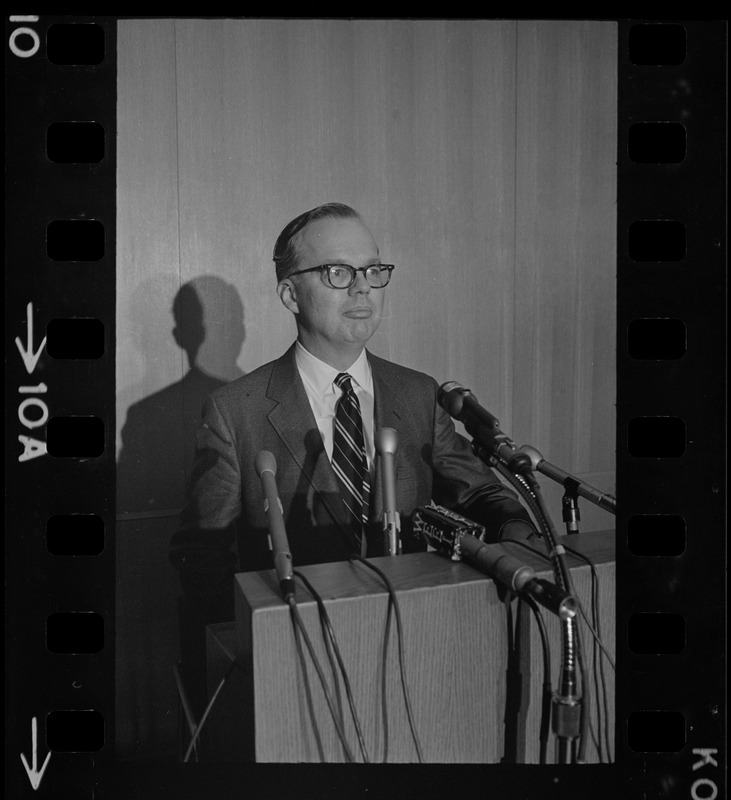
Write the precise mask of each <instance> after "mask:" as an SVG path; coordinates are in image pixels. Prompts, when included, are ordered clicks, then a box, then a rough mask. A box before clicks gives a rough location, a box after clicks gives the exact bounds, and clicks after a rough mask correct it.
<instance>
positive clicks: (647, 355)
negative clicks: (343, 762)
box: [5, 15, 727, 800]
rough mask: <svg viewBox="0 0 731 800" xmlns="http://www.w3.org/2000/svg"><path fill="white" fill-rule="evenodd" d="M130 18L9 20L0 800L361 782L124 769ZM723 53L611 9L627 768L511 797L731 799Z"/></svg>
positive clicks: (306, 773)
mask: <svg viewBox="0 0 731 800" xmlns="http://www.w3.org/2000/svg"><path fill="white" fill-rule="evenodd" d="M117 23H118V18H115V17H107V16H98V17H97V16H94V17H81V16H79V17H76V16H56V17H54V16H34V15H14V16H9V17H7V18H6V59H5V60H6V136H7V139H6V141H7V146H6V242H7V244H6V309H5V310H6V459H5V463H6V476H7V477H6V501H7V502H6V509H7V510H6V565H7V566H6V654H7V655H6V674H7V679H6V708H7V711H6V796H7V797H57V796H73V797H76V798H86V797H89V798H91V797H112V796H153V795H152V794H146V792H147V791H149V792H154V791H157V792H159V791H160V787H164V789H165V790H166V791H168V792H174V793H175V796H179V797H183V796H197V797H214V796H215V797H224V796H229V793H231V796H234V794H233V793H235V792H236V791H238V789H239V787H240V786H241V785H242V783H241V781H242V780H243V781H245V782H247V784H248V785H249V786H260V785H266V788H267V790H268V796H272V794H273V795H274V796H279V794H282V795H284V793H285V792H286V793H287V794H291V792H292V791H293V790H294V791H296V790H297V787H307V786H308V785H309V782H310V781H312V785H313V786H315V785H317V786H318V788H319V790H320V791H321V792H324V793H323V794H320V795H319V796H322V797H325V796H333V797H334V796H341V795H339V794H338V792H339V791H341V790H342V788H343V787H347V788H348V789H349V790H350V791H351V792H353V793H355V794H356V795H357V793H358V792H359V791H360V792H361V793H365V792H367V791H368V790H369V789H371V788H373V787H375V786H377V785H378V783H379V782H380V781H381V780H382V776H374V775H373V773H372V772H365V771H361V770H360V769H359V768H357V767H349V768H348V770H347V771H346V772H345V773H343V772H341V771H338V772H337V773H332V772H330V773H329V777H330V780H331V783H330V784H329V786H328V788H323V785H322V783H321V782H320V781H321V773H320V772H319V771H318V770H315V769H310V768H307V769H305V768H302V769H283V770H276V771H275V770H272V769H271V768H264V767H263V766H258V765H222V766H221V767H220V769H216V770H215V771H210V770H201V769H198V768H197V767H195V766H188V765H185V766H183V765H177V764H169V763H166V764H155V763H153V764H146V765H144V766H142V765H138V764H133V765H129V764H125V763H120V762H119V761H118V760H117V759H116V757H115V742H114V730H115V726H114V716H115V698H116V697H117V688H116V686H117V685H116V682H115V680H116V679H115V598H114V587H115V557H114V553H115V547H114V531H115V519H116V506H115V493H116V476H115V456H114V452H115V446H114V430H115V325H116V318H115V263H116V259H115V233H116V217H115V215H116V199H115V191H116V167H117V159H116V149H115V148H116V138H115V133H116V114H117V107H116V96H117V72H116V58H117V50H116V48H117ZM726 54H727V25H726V22H725V21H723V20H721V21H697V20H695V21H677V20H669V21H661V20H619V21H618V64H619V74H618V81H619V128H618V129H619V140H618V148H617V151H618V173H617V177H618V192H619V206H618V248H617V251H618V268H617V274H618V326H617V330H618V339H617V364H618V399H617V408H618V411H617V421H618V425H617V430H618V440H617V462H618V463H617V475H618V478H617V496H618V499H619V508H618V514H617V584H618V587H619V589H618V596H617V614H618V617H617V634H618V635H617V643H618V652H617V666H618V682H619V687H620V689H619V692H618V695H617V698H616V713H617V726H616V727H617V742H616V753H617V763H616V764H615V765H612V766H607V767H601V768H597V769H599V770H601V773H600V774H601V779H599V780H598V779H597V774H599V773H597V772H595V771H593V768H592V771H591V774H587V773H586V771H585V770H579V771H574V772H571V771H570V770H569V771H567V769H566V768H563V769H560V770H559V769H555V768H554V769H551V770H549V771H548V773H547V775H548V777H547V780H546V781H545V782H544V783H539V782H536V777H535V772H533V773H532V775H531V777H530V778H526V776H525V773H521V772H520V770H519V769H518V770H517V771H516V770H515V769H511V770H509V772H507V773H506V772H505V771H504V770H500V768H499V767H496V768H494V769H491V770H489V776H490V781H491V785H492V786H494V787H495V790H496V791H499V789H500V788H501V787H503V786H504V787H506V788H507V787H512V788H513V790H514V791H517V790H518V789H519V788H522V787H523V785H525V787H527V788H526V796H530V792H531V791H532V792H534V793H536V794H535V796H538V793H539V794H540V796H545V797H548V796H554V795H555V796H557V797H558V796H561V797H563V798H565V797H584V796H586V794H585V792H586V789H587V787H591V791H592V795H593V796H607V797H610V796H611V797H616V796H622V797H628V798H631V797H637V798H640V797H660V796H662V797H670V798H672V797H678V798H681V797H682V798H687V797H693V798H710V799H711V800H713V798H716V797H724V796H725V791H726V786H725V747H724V745H725V725H726V719H725V660H724V657H725V655H724V654H725V647H724V645H723V643H724V642H725V626H724V621H725V559H724V556H725V552H726V551H725V524H726V519H725V444H724V443H725V413H726V412H725V400H726V397H725V384H726V372H725V364H726V359H725V355H726V353H725V328H726V326H725V311H726V308H725V292H726V212H727V207H726V150H725V145H726V130H727V129H726V112H727V107H726V76H725V66H726ZM484 777H485V772H484V770H482V769H479V768H475V767H464V768H460V769H451V768H450V769H440V770H438V771H437V770H436V768H435V769H434V770H432V769H431V768H420V771H414V770H413V769H411V768H408V769H407V768H404V769H403V770H401V769H395V770H392V771H391V772H390V781H391V783H390V784H389V785H390V788H391V789H392V790H393V791H394V792H406V793H407V794H408V791H411V792H414V791H418V792H419V794H420V796H431V795H433V793H434V792H435V791H443V792H444V791H449V793H450V794H454V793H455V792H458V791H459V790H460V789H461V788H462V787H464V789H465V791H467V790H469V789H470V788H471V787H472V786H473V785H474V782H475V781H476V780H482V779H484ZM293 781H295V783H293ZM523 781H525V784H523ZM152 787H154V788H152ZM618 787H619V788H618ZM618 790H619V791H620V793H619V794H617V791H618ZM604 791H606V792H607V793H606V794H604V793H603V792H604ZM327 792H332V794H328V793H327ZM364 796H365V795H364Z"/></svg>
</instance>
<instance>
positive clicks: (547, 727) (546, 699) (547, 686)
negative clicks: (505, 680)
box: [520, 597, 553, 764]
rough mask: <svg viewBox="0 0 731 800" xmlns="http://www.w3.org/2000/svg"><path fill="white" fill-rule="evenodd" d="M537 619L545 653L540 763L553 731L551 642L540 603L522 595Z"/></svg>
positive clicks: (544, 756)
mask: <svg viewBox="0 0 731 800" xmlns="http://www.w3.org/2000/svg"><path fill="white" fill-rule="evenodd" d="M520 599H521V600H522V601H523V602H525V603H526V604H527V605H528V607H529V608H530V610H531V611H532V612H533V616H534V618H535V620H536V625H537V627H538V632H539V635H540V637H541V652H542V654H543V695H542V697H541V722H540V728H539V735H538V741H539V756H538V761H539V763H540V764H545V763H546V757H547V756H546V753H547V749H548V740H549V735H550V732H551V700H552V698H553V685H552V680H551V644H550V640H549V638H548V631H547V630H546V622H545V620H544V619H543V614H542V613H541V609H540V608H539V607H538V603H536V601H535V600H534V599H533V598H532V597H521V598H520Z"/></svg>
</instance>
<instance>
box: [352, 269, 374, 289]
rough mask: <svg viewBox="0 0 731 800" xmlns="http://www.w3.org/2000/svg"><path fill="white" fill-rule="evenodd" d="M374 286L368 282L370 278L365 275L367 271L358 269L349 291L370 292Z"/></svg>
mask: <svg viewBox="0 0 731 800" xmlns="http://www.w3.org/2000/svg"><path fill="white" fill-rule="evenodd" d="M372 288H373V287H372V286H371V285H370V283H368V280H367V278H366V276H365V272H363V271H362V270H359V271H356V273H355V280H354V281H353V285H352V286H351V287H350V288H349V289H348V292H349V293H350V294H351V295H352V294H368V293H369V292H370V291H371V289H372Z"/></svg>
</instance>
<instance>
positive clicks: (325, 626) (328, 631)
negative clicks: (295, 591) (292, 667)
mask: <svg viewBox="0 0 731 800" xmlns="http://www.w3.org/2000/svg"><path fill="white" fill-rule="evenodd" d="M294 574H295V575H296V576H297V577H298V578H299V579H300V580H301V581H302V583H304V585H305V586H306V587H307V590H308V591H309V593H310V594H311V595H312V596H313V598H314V599H315V602H316V603H317V609H318V612H319V614H320V625H321V627H322V632H323V640H324V642H325V649H326V651H327V655H328V659H329V660H330V665H331V668H332V671H333V679H334V683H335V687H336V694H337V700H338V711H339V712H340V714H339V716H340V720H341V724H342V708H341V700H340V692H339V684H338V679H337V672H336V670H335V664H334V663H333V660H332V653H331V647H330V645H332V652H334V654H335V658H336V659H337V662H338V667H339V669H340V674H341V675H342V678H343V684H344V686H345V694H346V697H347V699H348V706H349V708H350V713H351V716H352V718H353V724H354V726H355V732H356V736H357V737H358V745H359V747H360V752H361V755H362V757H363V761H365V762H366V763H368V762H369V760H370V759H369V758H368V751H367V749H366V745H365V739H364V737H363V729H362V727H361V723H360V719H359V717H358V712H357V711H356V708H355V700H354V698H353V691H352V686H351V683H350V679H349V677H348V671H347V669H346V667H345V663H344V662H343V658H342V654H341V651H340V648H339V646H338V642H337V639H336V637H335V631H334V629H333V627H332V622H331V620H330V615H329V614H328V613H327V608H326V607H325V603H324V602H323V600H322V597H321V596H320V594H319V593H318V592H317V591H316V590H315V588H314V586H313V585H312V584H311V583H310V581H309V580H308V579H307V578H306V577H305V576H304V575H303V574H302V573H301V572H299V571H298V570H294Z"/></svg>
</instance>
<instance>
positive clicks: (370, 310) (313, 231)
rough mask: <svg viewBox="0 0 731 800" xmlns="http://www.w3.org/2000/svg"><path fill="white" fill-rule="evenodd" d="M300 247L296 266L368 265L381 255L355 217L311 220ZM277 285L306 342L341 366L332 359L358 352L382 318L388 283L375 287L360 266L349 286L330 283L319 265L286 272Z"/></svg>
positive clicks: (298, 245) (311, 349)
mask: <svg viewBox="0 0 731 800" xmlns="http://www.w3.org/2000/svg"><path fill="white" fill-rule="evenodd" d="M297 250H298V253H299V264H298V266H297V270H301V269H308V268H309V267H317V266H320V265H321V264H350V265H351V266H353V267H367V266H369V265H371V264H378V263H379V260H380V259H379V254H378V247H377V246H376V243H375V241H374V239H373V236H372V234H371V232H370V231H369V230H368V228H366V226H365V225H364V224H363V223H362V222H361V221H360V220H358V219H352V218H347V219H341V218H336V217H326V218H325V219H320V220H316V221H315V222H311V223H309V225H307V226H306V227H305V228H303V230H302V232H301V233H300V235H299V241H298V243H297ZM277 291H278V293H279V296H280V298H281V299H282V302H283V303H284V305H285V306H286V307H287V308H289V310H290V311H292V312H293V313H294V314H295V316H296V319H297V327H298V331H299V336H300V339H301V340H302V344H303V345H304V346H305V347H306V348H307V349H308V350H309V351H310V352H311V353H312V354H313V355H315V356H317V357H318V358H320V359H322V360H323V361H326V362H327V363H331V364H332V366H336V367H337V368H341V367H342V364H341V363H338V364H335V363H332V362H333V359H335V360H338V361H339V362H340V360H341V359H338V358H337V357H338V356H341V357H342V356H345V357H346V360H347V358H349V357H350V356H351V355H353V354H354V355H355V356H356V357H357V355H358V353H359V352H360V350H361V349H362V347H363V346H364V345H365V343H366V342H367V341H368V340H369V339H370V338H371V336H373V334H374V333H375V332H376V329H377V328H378V323H379V322H380V320H381V312H382V310H383V298H384V289H373V288H371V286H370V285H369V284H368V282H367V281H366V279H365V275H363V273H362V272H359V273H356V279H355V283H354V284H353V285H352V286H351V287H350V288H349V289H333V288H331V287H330V286H329V285H327V284H326V283H324V282H323V279H322V277H321V275H320V273H319V272H318V271H315V272H308V273H306V274H304V275H294V276H292V277H290V278H285V279H284V280H282V281H281V282H280V284H279V286H278V289H277ZM350 363H352V362H350ZM349 365H350V364H349V363H348V364H345V366H349Z"/></svg>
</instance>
